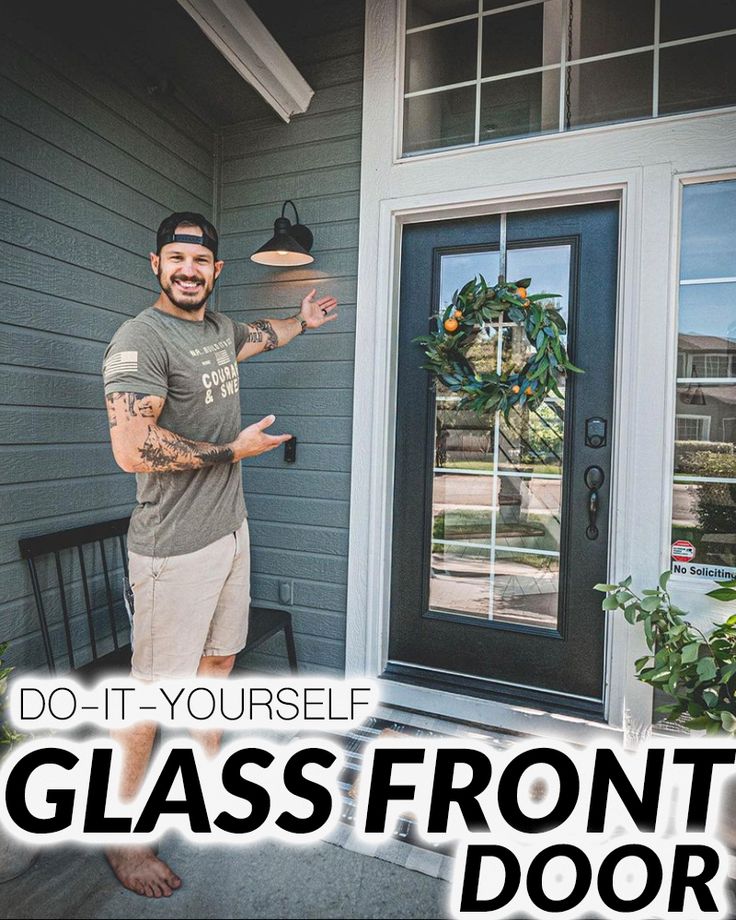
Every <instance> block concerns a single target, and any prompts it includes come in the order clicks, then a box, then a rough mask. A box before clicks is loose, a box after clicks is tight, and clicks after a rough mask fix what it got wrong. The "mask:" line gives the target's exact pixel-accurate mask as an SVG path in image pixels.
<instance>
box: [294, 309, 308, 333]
mask: <svg viewBox="0 0 736 920" xmlns="http://www.w3.org/2000/svg"><path fill="white" fill-rule="evenodd" d="M294 319H298V320H299V322H300V323H301V324H302V330H301V332H300V333H299V335H302V334H303V333H305V332H306V331H307V321H306V320H305V319H304V317H303V316H302V315H301V313H297V315H296V316H295V317H294Z"/></svg>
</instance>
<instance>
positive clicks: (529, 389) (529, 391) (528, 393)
mask: <svg viewBox="0 0 736 920" xmlns="http://www.w3.org/2000/svg"><path fill="white" fill-rule="evenodd" d="M533 392H534V390H533V389H532V388H531V387H527V388H526V389H525V390H524V393H525V394H526V395H527V396H531V395H532V393H533Z"/></svg>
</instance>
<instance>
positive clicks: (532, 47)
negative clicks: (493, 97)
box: [481, 0, 562, 79]
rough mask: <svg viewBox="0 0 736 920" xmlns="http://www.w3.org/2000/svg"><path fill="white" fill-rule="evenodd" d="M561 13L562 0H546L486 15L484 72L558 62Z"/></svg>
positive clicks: (487, 74)
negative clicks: (545, 0)
mask: <svg viewBox="0 0 736 920" xmlns="http://www.w3.org/2000/svg"><path fill="white" fill-rule="evenodd" d="M561 15H562V13H561V0H547V2H546V3H538V4H536V5H534V6H525V7H522V8H521V9H518V10H509V11H507V12H503V13H497V14H494V15H493V16H485V17H484V19H483V57H482V60H481V76H482V77H495V76H498V75H500V74H504V73H514V72H515V71H518V70H531V68H533V67H541V66H543V65H545V64H559V62H560V27H561V24H562V20H561ZM558 79H559V74H558Z"/></svg>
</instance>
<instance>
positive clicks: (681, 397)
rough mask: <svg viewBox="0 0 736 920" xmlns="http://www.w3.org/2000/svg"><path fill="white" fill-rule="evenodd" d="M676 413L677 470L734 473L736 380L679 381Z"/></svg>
mask: <svg viewBox="0 0 736 920" xmlns="http://www.w3.org/2000/svg"><path fill="white" fill-rule="evenodd" d="M675 412H676V417H675V438H676V443H675V472H676V473H682V474H683V475H688V476H725V475H732V474H731V473H729V472H728V470H729V469H731V465H732V464H733V462H734V461H736V453H735V452H734V446H735V445H736V440H735V439H734V420H735V419H736V382H735V383H723V384H708V383H705V384H702V383H687V384H686V383H680V384H678V387H677V403H676V409H675ZM724 465H725V466H724ZM735 523H736V522H735Z"/></svg>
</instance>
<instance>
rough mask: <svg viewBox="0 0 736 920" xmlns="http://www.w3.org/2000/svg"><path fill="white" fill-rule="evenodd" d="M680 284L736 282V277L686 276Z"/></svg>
mask: <svg viewBox="0 0 736 920" xmlns="http://www.w3.org/2000/svg"><path fill="white" fill-rule="evenodd" d="M680 284H736V277H728V276H726V277H723V278H686V279H683V280H682V281H680Z"/></svg>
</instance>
